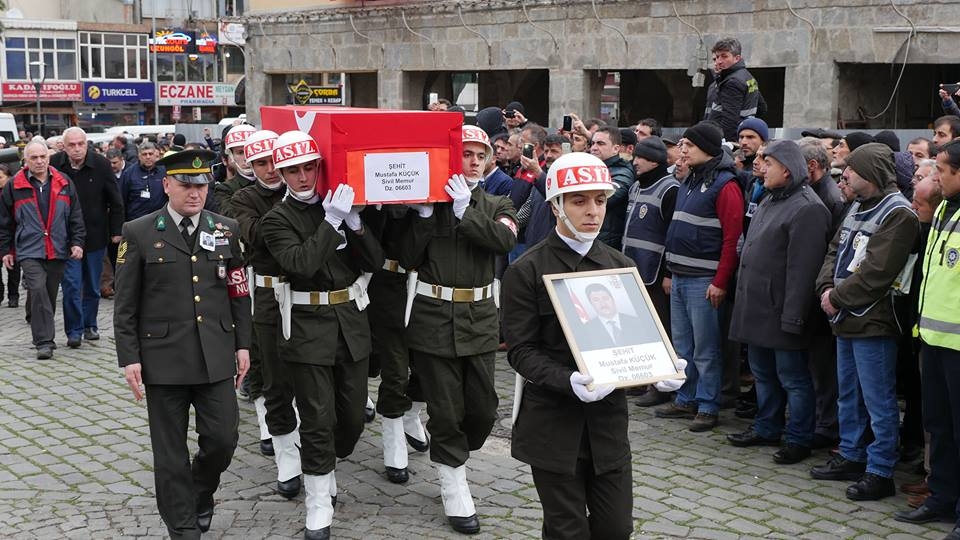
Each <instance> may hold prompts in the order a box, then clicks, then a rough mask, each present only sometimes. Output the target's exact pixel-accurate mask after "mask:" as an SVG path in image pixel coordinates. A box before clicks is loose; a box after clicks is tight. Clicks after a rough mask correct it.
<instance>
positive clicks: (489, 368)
mask: <svg viewBox="0 0 960 540" xmlns="http://www.w3.org/2000/svg"><path fill="white" fill-rule="evenodd" d="M411 355H412V357H413V361H414V363H415V364H416V366H417V373H418V375H419V376H420V385H421V387H422V389H423V396H424V398H425V399H426V402H427V415H428V416H429V417H430V419H429V420H428V421H427V431H429V432H430V437H431V439H430V459H431V461H435V462H437V463H442V464H443V465H448V466H450V467H459V466H460V465H463V464H464V463H466V461H467V458H468V457H470V451H471V450H479V449H480V447H482V446H483V443H484V442H485V441H486V440H487V436H488V435H490V431H491V430H492V429H493V424H494V422H496V420H497V405H498V403H499V399H498V398H497V391H496V389H495V388H494V386H493V377H494V357H495V356H496V352H494V351H491V352H489V353H483V354H477V355H472V356H460V357H456V358H445V357H442V356H436V355H432V354H429V353H425V352H423V351H411Z"/></svg>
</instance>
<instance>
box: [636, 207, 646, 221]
mask: <svg viewBox="0 0 960 540" xmlns="http://www.w3.org/2000/svg"><path fill="white" fill-rule="evenodd" d="M637 217H639V218H640V219H643V218H645V217H647V205H646V203H644V204H642V205H640V210H638V211H637Z"/></svg>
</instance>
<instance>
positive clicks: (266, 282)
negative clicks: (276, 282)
mask: <svg viewBox="0 0 960 540" xmlns="http://www.w3.org/2000/svg"><path fill="white" fill-rule="evenodd" d="M263 286H264V287H269V288H271V289H272V288H273V276H263Z"/></svg>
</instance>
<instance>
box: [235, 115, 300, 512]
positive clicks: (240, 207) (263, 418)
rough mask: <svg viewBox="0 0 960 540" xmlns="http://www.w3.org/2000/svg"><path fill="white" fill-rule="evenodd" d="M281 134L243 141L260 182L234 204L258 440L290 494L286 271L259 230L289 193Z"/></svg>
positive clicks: (295, 488) (296, 466) (292, 421)
mask: <svg viewBox="0 0 960 540" xmlns="http://www.w3.org/2000/svg"><path fill="white" fill-rule="evenodd" d="M276 139H277V134H276V133H274V132H273V131H269V130H261V131H257V132H254V133H253V134H252V135H250V137H248V138H247V142H246V144H245V145H244V147H243V151H244V157H245V159H246V160H247V163H249V164H250V166H251V168H252V169H253V173H254V176H255V177H256V179H257V180H256V183H255V184H254V185H252V186H247V187H245V188H243V189H241V190H240V191H238V192H236V193H235V194H234V195H233V198H232V199H231V207H232V208H233V212H234V214H235V215H236V217H237V222H238V223H239V224H240V239H241V240H242V241H243V245H244V247H245V252H244V255H245V257H246V258H247V261H248V262H249V264H250V267H248V269H247V277H248V278H249V279H250V282H251V289H252V290H253V303H254V309H253V339H254V342H255V343H256V347H255V348H256V351H257V353H258V354H259V361H260V368H261V370H260V373H261V375H262V379H263V387H262V395H260V396H259V397H257V398H256V399H255V400H254V401H253V404H254V406H255V407H256V410H257V423H258V424H259V426H260V440H261V444H262V443H263V441H265V440H268V439H271V435H270V434H271V433H272V434H273V436H272V445H273V449H274V460H275V461H276V463H277V492H278V493H280V495H282V496H284V497H286V498H288V499H291V498H293V497H296V496H297V494H298V493H300V472H301V471H300V448H299V447H300V433H299V432H298V431H297V415H296V411H295V410H294V407H293V382H292V381H291V380H290V374H289V371H288V370H287V369H286V366H285V365H283V363H281V361H280V354H279V351H278V349H277V338H278V336H279V328H280V327H279V321H280V311H279V309H278V308H277V301H276V299H274V296H273V290H274V286H275V285H276V284H278V283H280V280H281V279H282V278H281V277H280V275H281V274H283V272H282V271H281V270H280V266H279V265H278V264H277V261H275V260H274V258H273V256H272V255H270V251H269V250H268V249H267V246H266V244H265V243H264V241H263V236H262V235H261V234H260V221H261V220H262V219H263V216H264V215H266V213H267V212H269V211H270V209H271V208H273V207H274V206H276V205H277V204H278V203H279V202H280V201H281V200H282V199H283V196H284V195H285V194H286V192H287V190H286V185H285V184H284V183H283V179H282V178H280V173H279V172H277V170H276V168H274V166H273V143H274V141H276Z"/></svg>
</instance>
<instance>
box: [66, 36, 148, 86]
mask: <svg viewBox="0 0 960 540" xmlns="http://www.w3.org/2000/svg"><path fill="white" fill-rule="evenodd" d="M148 57H149V56H148V55H147V36H146V34H112V33H106V32H80V75H81V77H82V78H84V79H139V80H149V79H150V62H148V60H147V59H148Z"/></svg>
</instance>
